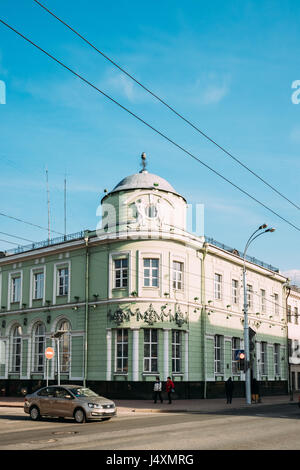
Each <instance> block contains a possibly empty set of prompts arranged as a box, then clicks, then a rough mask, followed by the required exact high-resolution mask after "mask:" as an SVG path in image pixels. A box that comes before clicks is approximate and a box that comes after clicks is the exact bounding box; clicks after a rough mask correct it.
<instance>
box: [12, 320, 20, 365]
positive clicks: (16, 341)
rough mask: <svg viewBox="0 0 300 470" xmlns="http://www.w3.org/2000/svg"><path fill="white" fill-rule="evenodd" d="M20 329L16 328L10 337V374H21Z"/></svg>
mask: <svg viewBox="0 0 300 470" xmlns="http://www.w3.org/2000/svg"><path fill="white" fill-rule="evenodd" d="M21 345H22V328H21V327H20V326H16V327H15V329H14V331H13V335H12V367H11V370H12V372H17V373H20V372H21V354H22V347H21Z"/></svg>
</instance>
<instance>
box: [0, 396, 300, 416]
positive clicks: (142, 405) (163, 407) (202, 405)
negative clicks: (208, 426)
mask: <svg viewBox="0 0 300 470" xmlns="http://www.w3.org/2000/svg"><path fill="white" fill-rule="evenodd" d="M114 402H115V403H116V406H117V408H118V414H119V415H120V414H129V415H133V414H134V413H138V412H140V413H180V412H181V413H188V412H190V413H192V412H194V413H209V412H214V411H221V410H229V409H230V410H233V409H244V408H247V407H251V408H254V407H255V408H257V409H259V407H261V406H262V405H277V404H286V405H288V404H295V405H297V404H298V395H295V396H294V400H293V401H291V400H290V397H289V395H280V396H272V397H262V399H261V403H257V404H254V403H253V404H251V405H248V404H247V403H246V400H245V398H233V400H232V403H231V405H227V404H226V399H225V398H224V399H223V398H209V399H201V398H199V399H198V400H197V399H193V400H174V401H173V403H172V404H171V405H169V404H168V403H167V402H165V403H162V404H161V403H157V404H154V403H153V401H152V400H114ZM23 405H24V398H22V397H0V407H19V408H23Z"/></svg>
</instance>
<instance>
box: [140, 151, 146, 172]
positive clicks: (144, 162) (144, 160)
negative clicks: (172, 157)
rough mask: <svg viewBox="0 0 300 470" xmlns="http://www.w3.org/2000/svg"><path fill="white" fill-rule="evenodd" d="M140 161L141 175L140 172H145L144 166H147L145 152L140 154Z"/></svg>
mask: <svg viewBox="0 0 300 470" xmlns="http://www.w3.org/2000/svg"><path fill="white" fill-rule="evenodd" d="M141 159H142V167H143V168H142V170H141V173H142V172H144V171H146V166H147V162H146V154H145V152H143V153H142V155H141Z"/></svg>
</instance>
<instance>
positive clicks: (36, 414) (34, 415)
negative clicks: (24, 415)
mask: <svg viewBox="0 0 300 470" xmlns="http://www.w3.org/2000/svg"><path fill="white" fill-rule="evenodd" d="M30 418H31V419H32V420H33V421H38V420H39V419H40V418H41V414H40V410H39V409H38V407H37V406H33V407H32V408H30Z"/></svg>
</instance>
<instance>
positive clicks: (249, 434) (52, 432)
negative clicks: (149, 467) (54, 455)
mask: <svg viewBox="0 0 300 470" xmlns="http://www.w3.org/2000/svg"><path fill="white" fill-rule="evenodd" d="M299 428H300V409H299V408H298V406H296V405H295V404H285V405H268V406H264V405H262V406H261V407H259V408H257V407H256V408H255V409H243V410H230V409H229V410H228V411H224V412H219V411H218V412H215V413H213V412H212V413H170V414H168V413H164V414H161V413H148V414H147V413H135V414H134V415H130V416H128V415H123V416H117V417H115V418H113V419H111V420H110V421H107V422H91V423H85V424H76V423H75V422H74V421H73V420H68V419H65V420H58V419H54V418H44V419H42V420H41V421H39V422H33V421H31V420H30V418H29V417H28V416H27V415H25V414H24V412H23V410H22V409H20V408H4V407H3V408H0V450H114V451H118V450H122V451H123V450H149V451H151V450H156V449H157V450H178V451H180V450H191V449H193V450H299V449H300V439H299Z"/></svg>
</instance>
